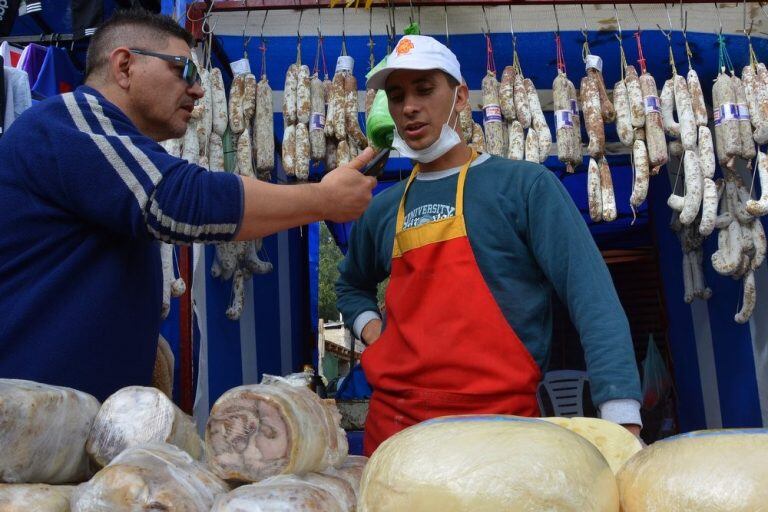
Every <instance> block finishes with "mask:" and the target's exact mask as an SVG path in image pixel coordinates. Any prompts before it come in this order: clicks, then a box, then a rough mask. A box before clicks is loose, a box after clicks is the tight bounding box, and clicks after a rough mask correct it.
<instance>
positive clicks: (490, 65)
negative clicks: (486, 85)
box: [485, 34, 496, 75]
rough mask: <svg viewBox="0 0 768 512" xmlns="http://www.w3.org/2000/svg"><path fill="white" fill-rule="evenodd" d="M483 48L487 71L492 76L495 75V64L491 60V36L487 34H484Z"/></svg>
mask: <svg viewBox="0 0 768 512" xmlns="http://www.w3.org/2000/svg"><path fill="white" fill-rule="evenodd" d="M485 48H486V53H487V58H488V65H487V69H488V71H490V72H492V73H493V74H494V75H495V74H496V62H494V60H493V44H491V36H490V35H489V34H485Z"/></svg>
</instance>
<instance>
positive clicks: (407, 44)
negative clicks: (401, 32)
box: [395, 39, 413, 55]
mask: <svg viewBox="0 0 768 512" xmlns="http://www.w3.org/2000/svg"><path fill="white" fill-rule="evenodd" d="M411 50H413V43H412V42H411V40H410V39H401V40H400V42H399V43H397V47H395V52H396V53H397V54H398V55H406V54H408V53H411Z"/></svg>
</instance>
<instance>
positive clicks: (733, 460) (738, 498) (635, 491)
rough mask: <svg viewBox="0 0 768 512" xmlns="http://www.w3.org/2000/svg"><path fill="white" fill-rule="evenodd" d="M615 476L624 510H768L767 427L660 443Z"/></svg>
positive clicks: (702, 433) (687, 436) (711, 432)
mask: <svg viewBox="0 0 768 512" xmlns="http://www.w3.org/2000/svg"><path fill="white" fill-rule="evenodd" d="M616 478H617V481H618V484H619V490H620V493H621V507H622V511H623V512H657V511H658V512H662V511H663V512H694V511H695V512H758V511H762V510H768V430H762V429H744V430H727V429H726V430H708V431H707V430H705V431H700V432H692V433H689V434H683V435H679V436H675V437H671V438H668V439H665V440H662V441H657V442H656V443H654V444H652V445H651V446H649V447H648V448H646V449H644V450H642V451H640V452H639V453H638V454H636V455H635V456H634V457H632V458H631V459H630V460H629V462H627V463H626V464H625V465H624V467H623V468H622V469H621V471H619V474H618V475H616Z"/></svg>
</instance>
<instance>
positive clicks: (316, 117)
mask: <svg viewBox="0 0 768 512" xmlns="http://www.w3.org/2000/svg"><path fill="white" fill-rule="evenodd" d="M324 128H325V116H324V115H323V114H321V113H320V112H312V115H311V116H309V131H315V130H323V129H324Z"/></svg>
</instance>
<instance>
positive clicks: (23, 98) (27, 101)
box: [3, 66, 32, 132]
mask: <svg viewBox="0 0 768 512" xmlns="http://www.w3.org/2000/svg"><path fill="white" fill-rule="evenodd" d="M3 74H4V75H5V116H4V121H5V127H4V129H5V132H7V131H8V129H9V128H10V127H11V124H13V122H14V121H15V120H16V119H18V117H19V116H20V115H21V113H22V112H24V111H25V110H27V109H28V108H29V107H30V106H32V91H31V89H30V87H29V76H28V75H27V72H26V71H23V70H21V69H16V68H9V67H8V66H4V67H3Z"/></svg>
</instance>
